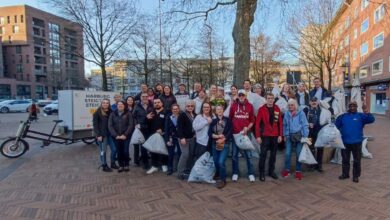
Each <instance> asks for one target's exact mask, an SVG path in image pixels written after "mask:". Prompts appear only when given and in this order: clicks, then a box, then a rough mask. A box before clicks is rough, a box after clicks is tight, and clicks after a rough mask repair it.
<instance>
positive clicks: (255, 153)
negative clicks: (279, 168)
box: [250, 133, 261, 158]
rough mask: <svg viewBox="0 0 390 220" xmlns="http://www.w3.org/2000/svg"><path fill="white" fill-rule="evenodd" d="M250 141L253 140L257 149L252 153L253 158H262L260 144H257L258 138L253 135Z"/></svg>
mask: <svg viewBox="0 0 390 220" xmlns="http://www.w3.org/2000/svg"><path fill="white" fill-rule="evenodd" d="M250 139H251V142H252V144H253V146H254V147H255V150H254V151H252V157H254V158H260V151H261V149H260V144H259V143H257V140H256V137H255V135H253V133H251V134H250Z"/></svg>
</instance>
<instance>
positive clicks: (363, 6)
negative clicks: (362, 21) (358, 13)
mask: <svg viewBox="0 0 390 220" xmlns="http://www.w3.org/2000/svg"><path fill="white" fill-rule="evenodd" d="M369 3H370V0H362V11H363V10H364V9H365V8H367V7H368V4H369Z"/></svg>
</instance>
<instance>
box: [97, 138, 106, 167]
mask: <svg viewBox="0 0 390 220" xmlns="http://www.w3.org/2000/svg"><path fill="white" fill-rule="evenodd" d="M98 145H99V149H100V162H101V165H107V159H106V151H107V145H108V138H107V137H103V140H102V141H98Z"/></svg>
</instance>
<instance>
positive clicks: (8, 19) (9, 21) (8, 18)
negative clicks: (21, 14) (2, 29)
mask: <svg viewBox="0 0 390 220" xmlns="http://www.w3.org/2000/svg"><path fill="white" fill-rule="evenodd" d="M9 23H11V18H10V17H9V16H7V24H9Z"/></svg>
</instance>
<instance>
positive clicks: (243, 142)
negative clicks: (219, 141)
mask: <svg viewBox="0 0 390 220" xmlns="http://www.w3.org/2000/svg"><path fill="white" fill-rule="evenodd" d="M233 137H234V141H235V142H236V144H237V147H238V148H240V149H241V150H252V151H254V150H256V149H255V146H253V144H252V141H251V139H250V138H249V137H248V135H244V134H242V133H241V132H240V133H238V134H233Z"/></svg>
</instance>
